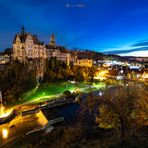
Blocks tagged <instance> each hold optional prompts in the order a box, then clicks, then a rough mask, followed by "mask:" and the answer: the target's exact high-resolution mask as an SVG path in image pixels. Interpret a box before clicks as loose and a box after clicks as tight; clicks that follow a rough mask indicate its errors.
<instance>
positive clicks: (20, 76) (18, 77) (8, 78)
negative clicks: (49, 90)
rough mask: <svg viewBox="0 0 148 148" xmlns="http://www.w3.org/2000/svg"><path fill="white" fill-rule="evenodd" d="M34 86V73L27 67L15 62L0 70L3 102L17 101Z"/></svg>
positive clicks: (0, 88) (0, 87)
mask: <svg viewBox="0 0 148 148" xmlns="http://www.w3.org/2000/svg"><path fill="white" fill-rule="evenodd" d="M35 85H36V71H35V70H33V69H30V68H29V65H28V64H27V63H26V64H23V63H19V62H18V61H15V62H14V63H13V64H9V65H8V66H7V67H5V68H4V69H1V70H0V90H1V91H2V94H3V101H6V102H11V101H15V100H18V99H19V97H20V96H21V95H22V93H24V92H25V91H28V90H30V89H32V88H34V87H35Z"/></svg>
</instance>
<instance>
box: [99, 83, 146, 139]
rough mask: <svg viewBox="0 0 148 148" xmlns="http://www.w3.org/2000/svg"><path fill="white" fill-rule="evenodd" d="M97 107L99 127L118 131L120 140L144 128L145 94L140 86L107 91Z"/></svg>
mask: <svg viewBox="0 0 148 148" xmlns="http://www.w3.org/2000/svg"><path fill="white" fill-rule="evenodd" d="M103 97H104V98H103V100H102V103H101V104H100V106H99V111H100V112H99V115H98V119H99V124H100V125H99V126H100V127H103V128H114V129H116V130H118V131H120V138H121V140H123V139H125V137H126V136H127V133H128V135H130V134H131V133H132V134H134V133H133V132H134V131H135V130H136V129H137V128H141V127H142V126H144V123H145V118H146V113H147V111H148V110H147V109H148V106H147V105H148V104H147V94H146V92H145V91H144V89H143V88H141V86H139V85H136V86H133V85H130V86H128V87H123V86H118V87H115V88H112V89H109V90H107V91H106V92H105V95H104V96H103Z"/></svg>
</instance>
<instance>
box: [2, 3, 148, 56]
mask: <svg viewBox="0 0 148 148" xmlns="http://www.w3.org/2000/svg"><path fill="white" fill-rule="evenodd" d="M67 4H68V5H67ZM80 4H82V5H85V6H84V7H83V6H82V7H81V6H79V5H80ZM67 6H68V7H67ZM22 25H24V26H25V28H26V31H27V32H31V33H33V34H37V35H38V37H39V39H40V40H41V41H44V42H45V43H48V42H49V36H50V34H51V33H54V34H55V36H56V41H57V44H58V45H64V46H67V47H69V48H81V49H92V50H96V51H99V52H108V51H111V52H110V53H114V54H121V55H127V54H128V55H129V54H135V52H136V53H139V54H141V56H143V54H144V56H148V50H147V47H148V0H0V50H3V49H5V48H7V47H11V46H12V41H13V38H14V35H15V34H16V33H17V32H19V31H20V28H21V26H22ZM143 42H144V43H145V44H143ZM140 43H142V45H141V44H140ZM134 45H135V46H134ZM139 54H138V55H139ZM146 54H147V55H146Z"/></svg>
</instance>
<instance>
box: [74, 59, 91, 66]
mask: <svg viewBox="0 0 148 148" xmlns="http://www.w3.org/2000/svg"><path fill="white" fill-rule="evenodd" d="M92 65H93V61H92V60H90V59H78V60H76V61H75V62H74V66H80V67H92Z"/></svg>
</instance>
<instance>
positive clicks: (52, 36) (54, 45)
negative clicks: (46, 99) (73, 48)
mask: <svg viewBox="0 0 148 148" xmlns="http://www.w3.org/2000/svg"><path fill="white" fill-rule="evenodd" d="M49 45H50V46H53V47H56V42H55V36H54V34H52V35H51V36H50V43H49Z"/></svg>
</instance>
